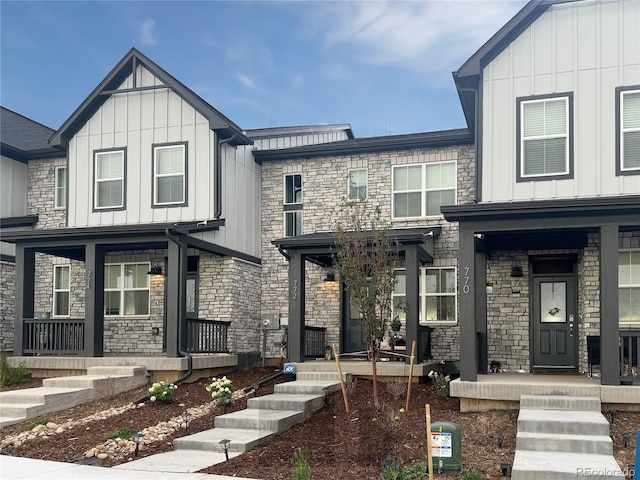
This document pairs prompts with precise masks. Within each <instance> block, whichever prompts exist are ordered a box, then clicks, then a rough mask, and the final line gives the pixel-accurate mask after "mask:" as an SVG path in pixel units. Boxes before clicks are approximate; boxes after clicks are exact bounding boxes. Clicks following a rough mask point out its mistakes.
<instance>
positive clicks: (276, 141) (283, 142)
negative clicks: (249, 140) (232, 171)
mask: <svg viewBox="0 0 640 480" xmlns="http://www.w3.org/2000/svg"><path fill="white" fill-rule="evenodd" d="M348 138H349V137H348V136H347V133H346V132H345V131H344V130H340V131H333V132H321V133H310V134H304V135H289V136H285V135H283V136H281V137H267V138H258V139H255V140H254V142H255V143H254V148H255V149H257V150H278V149H282V148H291V147H303V146H305V145H316V144H319V143H329V142H339V141H341V140H348Z"/></svg>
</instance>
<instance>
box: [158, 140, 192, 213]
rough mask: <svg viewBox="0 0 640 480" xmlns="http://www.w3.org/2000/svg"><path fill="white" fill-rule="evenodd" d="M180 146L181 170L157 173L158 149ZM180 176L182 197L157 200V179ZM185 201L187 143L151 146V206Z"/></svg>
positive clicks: (176, 203)
mask: <svg viewBox="0 0 640 480" xmlns="http://www.w3.org/2000/svg"><path fill="white" fill-rule="evenodd" d="M174 148H180V149H182V171H181V172H171V173H158V155H157V153H158V151H159V150H167V149H174ZM170 177H172V178H178V177H180V178H182V199H181V200H180V201H174V202H160V201H158V194H159V190H160V189H159V188H158V180H159V179H160V178H170ZM186 203H187V145H186V144H185V143H172V144H166V145H154V146H153V206H155V207H166V206H172V205H176V206H177V205H185V204H186Z"/></svg>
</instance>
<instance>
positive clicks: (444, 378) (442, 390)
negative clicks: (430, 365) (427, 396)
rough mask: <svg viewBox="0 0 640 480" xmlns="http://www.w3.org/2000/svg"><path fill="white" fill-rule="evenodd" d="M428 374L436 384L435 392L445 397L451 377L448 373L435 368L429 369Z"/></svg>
mask: <svg viewBox="0 0 640 480" xmlns="http://www.w3.org/2000/svg"><path fill="white" fill-rule="evenodd" d="M428 375H429V378H430V379H431V380H433V383H434V384H435V386H436V393H437V394H438V395H440V396H441V397H447V396H448V395H449V383H451V377H450V376H449V375H444V374H443V373H440V372H436V371H435V370H431V371H430V372H429V374H428Z"/></svg>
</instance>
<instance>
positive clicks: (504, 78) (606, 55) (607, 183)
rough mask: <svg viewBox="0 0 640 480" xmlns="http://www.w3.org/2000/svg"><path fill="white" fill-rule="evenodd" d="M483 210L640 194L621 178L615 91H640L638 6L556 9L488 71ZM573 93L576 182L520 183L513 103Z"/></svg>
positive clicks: (633, 1) (613, 1) (625, 2)
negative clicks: (495, 205)
mask: <svg viewBox="0 0 640 480" xmlns="http://www.w3.org/2000/svg"><path fill="white" fill-rule="evenodd" d="M482 76H483V81H482V94H483V98H482V109H483V113H482V115H483V116H482V122H483V137H482V165H483V166H482V199H481V200H482V202H505V201H528V200H540V199H554V198H557V199H559V198H576V197H594V196H615V195H624V194H638V193H640V175H628V176H616V164H615V121H616V119H615V89H616V87H620V86H628V85H639V84H640V2H639V1H638V0H603V1H601V2H595V1H589V0H587V1H584V2H576V3H570V4H559V5H555V6H553V7H551V8H550V9H549V10H547V11H546V12H545V13H544V14H543V15H542V16H540V18H538V19H537V20H536V21H535V22H534V23H533V24H532V25H530V27H529V28H528V29H527V30H525V31H524V32H523V33H522V34H521V35H520V36H519V37H518V38H516V39H515V40H514V41H513V42H512V43H511V44H510V45H509V46H508V47H507V48H506V49H505V50H504V51H502V52H501V53H500V54H499V55H498V56H497V57H496V58H495V59H494V60H493V61H491V62H490V63H489V64H488V65H487V66H486V67H485V68H484V70H483V74H482ZM562 92H573V101H574V108H573V118H574V128H573V134H574V139H573V145H574V157H573V165H574V178H573V179H567V180H548V181H540V180H537V181H528V182H520V183H518V182H516V148H517V139H516V125H515V122H516V98H518V97H527V96H530V95H546V94H552V93H562Z"/></svg>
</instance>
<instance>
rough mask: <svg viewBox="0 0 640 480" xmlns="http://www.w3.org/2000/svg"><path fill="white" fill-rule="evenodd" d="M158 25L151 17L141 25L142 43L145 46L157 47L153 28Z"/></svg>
mask: <svg viewBox="0 0 640 480" xmlns="http://www.w3.org/2000/svg"><path fill="white" fill-rule="evenodd" d="M155 25H156V23H155V22H154V21H153V19H152V18H151V17H148V18H147V19H146V20H145V21H144V22H142V23H141V24H140V25H139V27H138V28H139V30H140V41H141V42H142V44H143V45H155V44H156V39H155V37H154V36H153V27H154V26H155Z"/></svg>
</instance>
